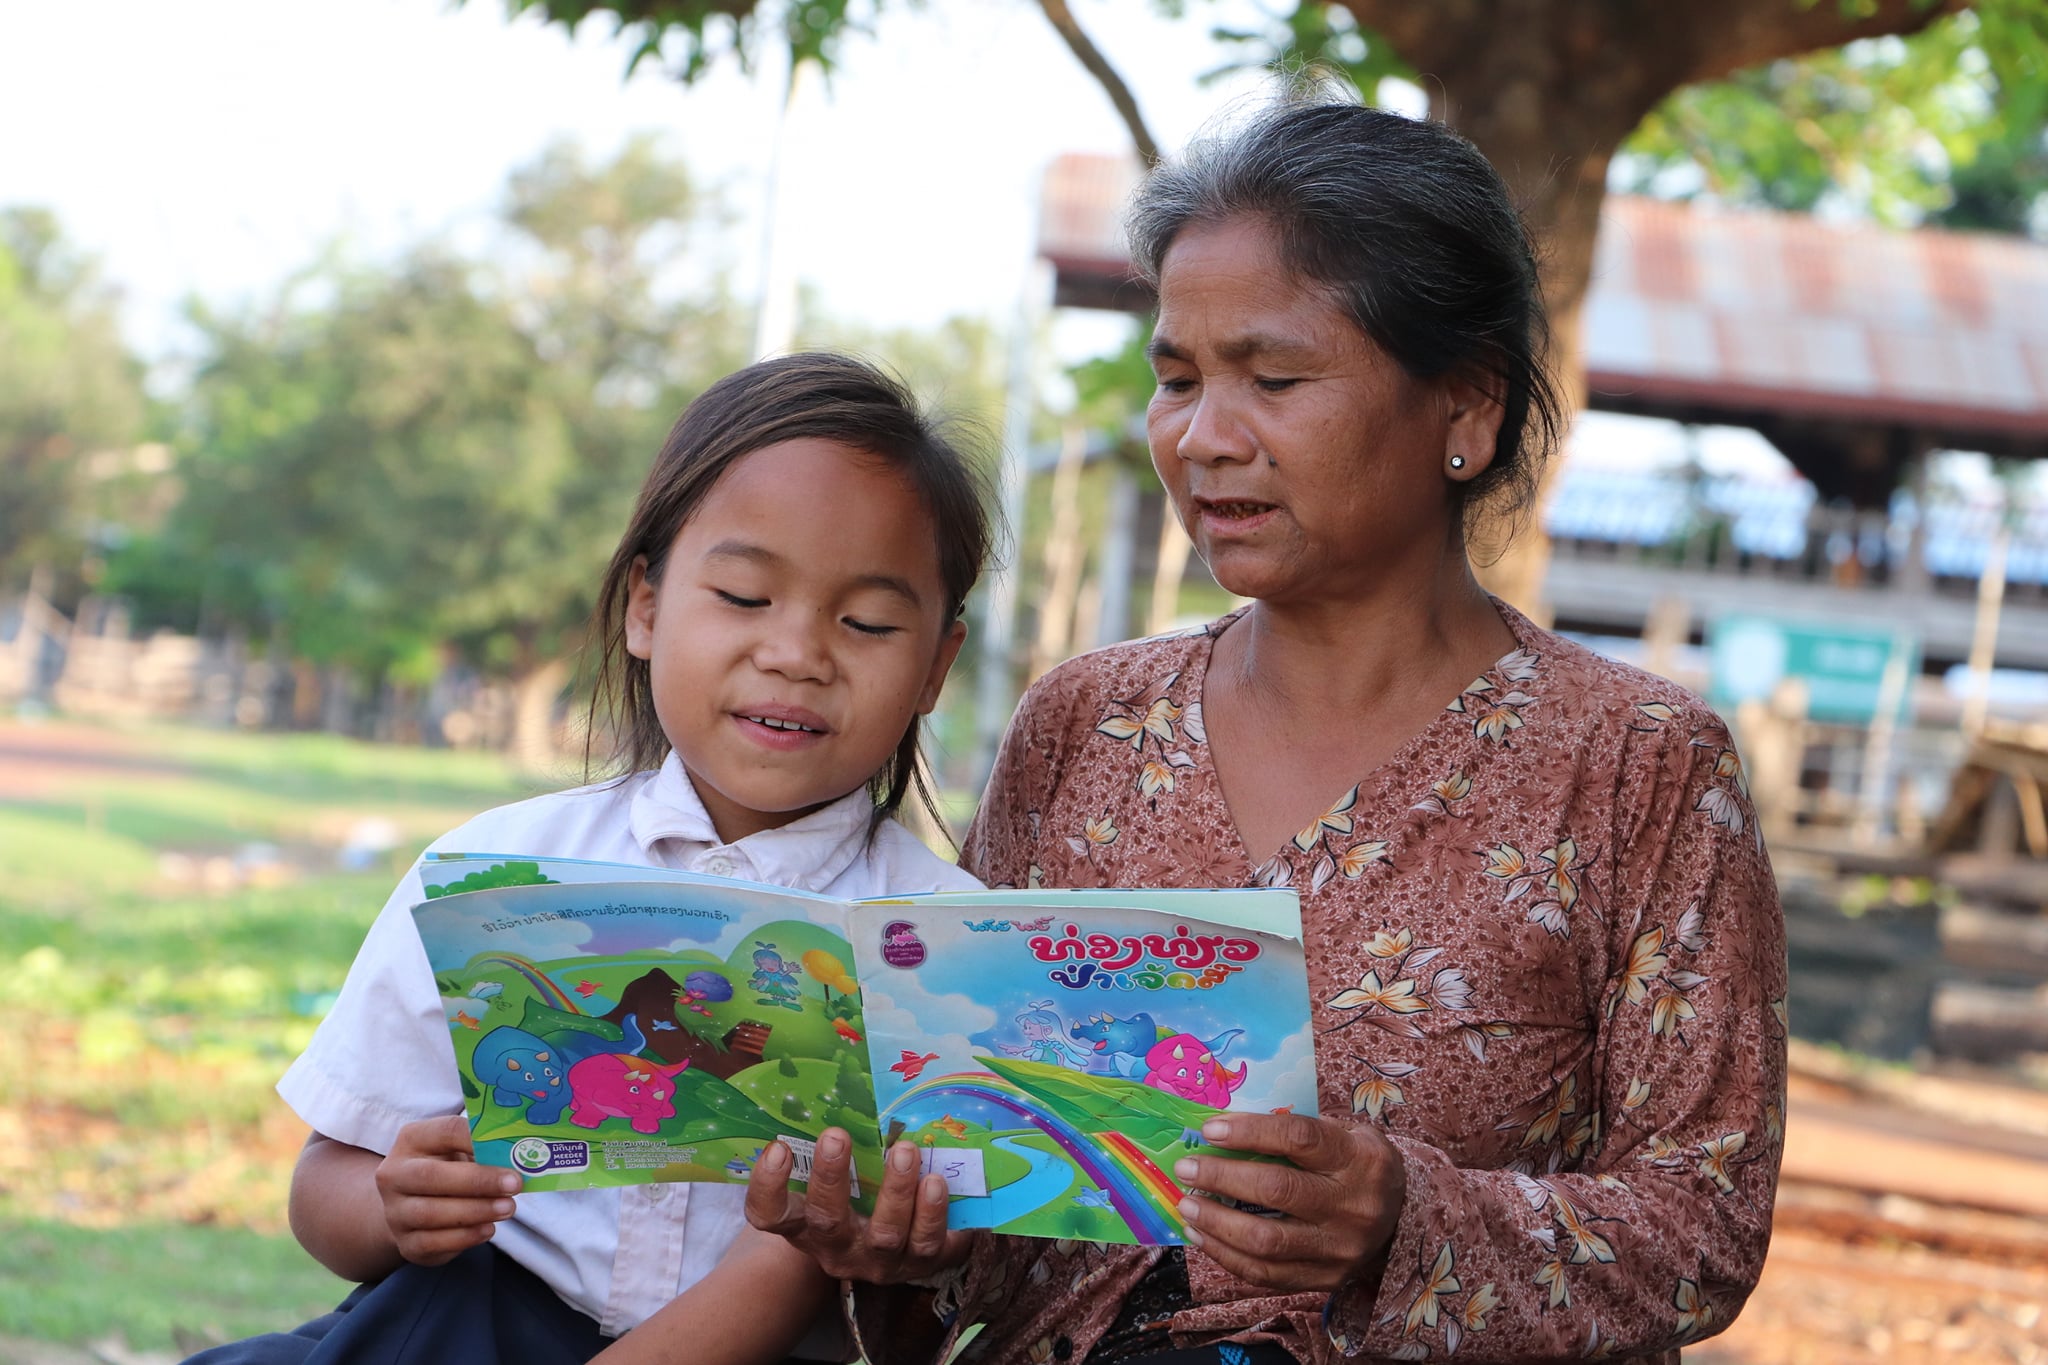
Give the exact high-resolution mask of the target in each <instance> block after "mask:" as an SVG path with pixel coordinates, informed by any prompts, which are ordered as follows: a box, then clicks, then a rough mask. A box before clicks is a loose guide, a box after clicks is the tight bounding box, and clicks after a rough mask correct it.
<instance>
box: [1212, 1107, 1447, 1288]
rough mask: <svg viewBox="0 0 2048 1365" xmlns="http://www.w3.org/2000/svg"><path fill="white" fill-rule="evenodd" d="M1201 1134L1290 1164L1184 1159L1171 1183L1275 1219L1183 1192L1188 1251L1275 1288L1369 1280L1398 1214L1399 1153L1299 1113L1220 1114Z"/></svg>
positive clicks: (1363, 1132)
mask: <svg viewBox="0 0 2048 1365" xmlns="http://www.w3.org/2000/svg"><path fill="white" fill-rule="evenodd" d="M1202 1136H1203V1137H1204V1138H1205V1139H1207V1140H1208V1141H1210V1142H1213V1143H1216V1144H1218V1145H1219V1146H1227V1147H1230V1148H1232V1149H1234V1150H1236V1151H1240V1152H1261V1153H1265V1154H1267V1155H1271V1156H1279V1157H1285V1158H1287V1160H1289V1161H1291V1162H1293V1163H1294V1164H1293V1165H1292V1166H1278V1165H1273V1164H1271V1163H1268V1162H1262V1161H1236V1160H1233V1159H1231V1158H1230V1157H1221V1156H1216V1157H1194V1156H1191V1157H1183V1158H1182V1159H1181V1160H1179V1161H1176V1162H1175V1163H1174V1165H1173V1175H1174V1179H1176V1180H1178V1181H1179V1182H1180V1183H1181V1184H1182V1185H1183V1186H1184V1187H1186V1188H1189V1189H1201V1190H1205V1191H1209V1192H1212V1193H1215V1194H1220V1195H1226V1196H1228V1197H1230V1198H1232V1199H1236V1200H1241V1201H1243V1202H1246V1203H1251V1204H1262V1205H1264V1206H1265V1207H1267V1208H1269V1209H1277V1210H1279V1211H1280V1213H1281V1214H1282V1215H1284V1216H1282V1217H1278V1218H1274V1217H1261V1216H1259V1215H1258V1214H1253V1213H1245V1212H1243V1211H1241V1210H1238V1209H1233V1208H1227V1207H1225V1206H1224V1205H1222V1204H1219V1203H1217V1202H1216V1201H1215V1200H1213V1199H1203V1198H1201V1197H1199V1196H1197V1195H1193V1194H1190V1195H1189V1196H1188V1197H1187V1198H1186V1199H1184V1200H1182V1201H1181V1204H1180V1211H1181V1216H1182V1217H1184V1218H1186V1219H1187V1220H1188V1234H1187V1236H1188V1245H1189V1246H1191V1247H1199V1248H1200V1249H1201V1250H1202V1251H1203V1252H1205V1253H1207V1254H1208V1256H1209V1257H1210V1258H1211V1259H1212V1260H1214V1261H1215V1262H1216V1264H1218V1265H1220V1266H1222V1267H1223V1268H1224V1269H1225V1270H1227V1271H1229V1272H1230V1273H1231V1274H1233V1275H1235V1276H1237V1277H1238V1278H1239V1279H1241V1280H1249V1281H1250V1282H1251V1283H1253V1284H1256V1285H1263V1286H1265V1287H1266V1288H1269V1289H1277V1290H1280V1291H1282V1292H1304V1291H1310V1290H1313V1291H1315V1292H1317V1293H1330V1292H1333V1291H1335V1290H1336V1289H1337V1288H1339V1287H1340V1286H1342V1285H1344V1284H1347V1283H1350V1282H1353V1281H1359V1280H1364V1281H1366V1282H1368V1283H1377V1282H1378V1279H1379V1276H1380V1273H1381V1271H1383V1270H1384V1269H1385V1268H1386V1260H1387V1248H1388V1247H1389V1246H1391V1245H1392V1244H1393V1240H1394V1228H1395V1225H1396V1224H1397V1223H1398V1222H1399V1221H1400V1217H1401V1199H1402V1196H1403V1195H1404V1194H1405V1193H1406V1192H1407V1188H1408V1181H1407V1172H1406V1169H1405V1168H1404V1167H1403V1165H1402V1163H1401V1153H1400V1151H1399V1150H1398V1149H1396V1148H1395V1146H1394V1145H1393V1144H1392V1143H1390V1142H1388V1141H1387V1140H1386V1139H1385V1138H1384V1137H1381V1136H1380V1134H1379V1133H1378V1132H1377V1131H1375V1130H1374V1129H1371V1128H1348V1127H1345V1126H1344V1125H1342V1124H1338V1123H1331V1122H1330V1121H1329V1120H1327V1119H1318V1118H1310V1117H1308V1116H1307V1115H1305V1114H1219V1115H1218V1116H1217V1117H1215V1118H1213V1119H1210V1120H1209V1121H1208V1122H1207V1123H1205V1124H1203V1125H1202Z"/></svg>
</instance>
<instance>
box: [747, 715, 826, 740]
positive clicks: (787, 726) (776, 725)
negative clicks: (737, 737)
mask: <svg viewBox="0 0 2048 1365" xmlns="http://www.w3.org/2000/svg"><path fill="white" fill-rule="evenodd" d="M747 719H748V720H750V721H752V722H754V724H756V725H765V726H767V727H768V728H769V729H771V730H798V731H801V732H803V733H804V734H807V735H815V734H816V733H818V732H817V731H816V730H813V729H811V728H810V727H809V726H808V725H799V724H797V723H796V722H795V721H793V720H775V719H772V718H771V717H768V716H748V717H747Z"/></svg>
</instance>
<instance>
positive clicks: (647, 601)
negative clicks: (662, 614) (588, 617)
mask: <svg viewBox="0 0 2048 1365" xmlns="http://www.w3.org/2000/svg"><path fill="white" fill-rule="evenodd" d="M660 596H661V594H660V593H659V591H658V590H657V588H656V585H655V583H654V580H652V579H650V578H649V577H648V576H647V556H646V555H638V556H635V558H634V560H633V567H632V568H631V569H629V570H627V573H626V652H627V653H628V654H630V655H632V656H633V657H634V658H636V659H651V658H653V657H654V616H655V611H656V608H657V607H658V605H659V602H660Z"/></svg>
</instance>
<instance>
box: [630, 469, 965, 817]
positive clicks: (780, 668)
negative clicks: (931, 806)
mask: <svg viewBox="0 0 2048 1365" xmlns="http://www.w3.org/2000/svg"><path fill="white" fill-rule="evenodd" d="M966 630H967V628H966V626H965V625H964V624H962V623H961V622H959V621H956V620H951V619H950V618H949V617H948V615H947V612H946V591H945V583H944V580H943V579H942V578H941V576H940V573H939V557H938V547H937V544H936V538H935V536H934V535H933V530H932V524H931V514H930V513H929V512H928V511H927V510H926V508H925V504H924V500H923V499H922V498H921V497H920V496H919V495H918V492H917V490H916V489H915V488H913V487H912V486H911V484H910V483H909V481H908V480H906V479H905V478H903V477H902V476H901V475H900V474H898V473H897V472H896V471H895V470H894V469H892V468H890V467H889V465H887V464H886V463H885V462H883V461H882V460H879V459H877V458H875V457H874V456H871V455H868V454H866V453H864V452H861V451H857V450H854V449H852V448H851V447H848V446H844V445H841V444H839V443H838V442H836V441H829V440H823V439H819V438H808V437H807V438H804V439H800V440H793V441H784V442H782V443H780V444H778V445H772V446H766V447H764V448H762V449H760V450H757V451H755V452H753V453H752V454H750V455H747V456H746V457H744V458H743V459H741V460H739V461H737V462H736V463H735V464H733V465H732V467H731V468H730V469H728V470H727V471H726V472H725V474H724V476H723V477H721V478H720V479H719V481H718V482H717V484H716V485H714V486H713V488H712V490H711V492H710V493H709V494H708V495H707V496H706V497H705V498H704V500H703V502H702V503H700V504H699V505H698V507H697V509H696V511H695V512H694V514H693V515H692V516H691V517H690V520H689V521H688V522H687V523H685V524H684V526H683V529H682V531H681V532H680V533H678V534H677V536H676V538H675V542H674V544H673V545H671V546H670V548H669V554H668V560H667V563H666V564H665V565H664V566H663V568H662V571H661V581H660V583H659V584H656V583H654V582H651V581H649V579H648V578H647V574H646V564H645V563H644V561H643V562H641V563H638V564H635V565H634V566H633V573H632V578H631V581H630V589H629V596H628V600H627V606H626V648H627V650H628V651H629V652H630V653H631V654H632V655H633V656H634V657H635V658H639V659H645V660H647V662H648V666H649V669H650V671H651V675H652V683H653V691H654V709H655V714H656V715H657V716H659V717H660V719H661V728H662V731H663V733H664V734H666V735H667V736H668V741H669V743H670V744H671V745H673V746H674V747H675V751H676V754H677V756H678V757H679V758H680V759H681V760H682V764H683V767H684V769H685V770H686V771H687V772H688V773H689V774H690V779H691V781H692V782H693V783H695V785H696V788H697V794H698V796H699V797H700V798H701V799H702V800H703V802H704V805H705V808H706V809H707V810H708V811H709V812H710V814H711V819H712V822H713V823H714V824H715V825H716V826H717V828H718V834H719V837H720V838H721V839H724V840H726V841H727V842H731V841H733V840H735V839H740V838H744V837H745V836H746V835H749V834H754V833H757V832H759V831H761V830H764V829H774V828H776V827H778V826H781V825H786V824H788V823H789V822H790V821H792V820H796V819H798V818H800V817H802V816H804V815H807V814H809V813H810V812H812V811H814V810H816V809H818V808H819V807H820V806H823V805H826V804H828V803H830V802H832V801H836V800H837V799H839V798H840V797H842V796H845V795H846V794H847V793H849V792H852V791H855V790H858V789H859V788H860V787H863V786H865V785H866V784H867V781H868V779H869V778H871V777H873V776H874V775H875V773H877V772H878V771H880V770H881V769H882V768H883V767H884V766H885V765H886V764H887V763H888V762H889V760H890V757H891V756H892V755H893V754H894V753H895V751H896V746H897V744H898V743H900V742H901V741H902V739H903V734H904V731H905V730H906V729H908V728H909V726H910V724H911V722H912V720H913V719H914V718H915V717H917V716H921V715H928V714H930V712H931V709H932V707H933V706H935V705H937V703H938V699H939V688H940V687H941V685H943V684H944V682H945V680H946V670H947V669H949V668H950V667H952V664H953V659H954V656H955V655H957V654H958V653H959V652H960V644H961V641H962V640H963V639H964V638H965V637H966Z"/></svg>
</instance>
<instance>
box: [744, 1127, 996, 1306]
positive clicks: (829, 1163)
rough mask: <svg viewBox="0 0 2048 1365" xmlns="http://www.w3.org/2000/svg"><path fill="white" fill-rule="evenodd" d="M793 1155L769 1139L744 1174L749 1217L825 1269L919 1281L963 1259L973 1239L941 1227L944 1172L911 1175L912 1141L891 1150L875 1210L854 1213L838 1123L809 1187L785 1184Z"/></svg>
mask: <svg viewBox="0 0 2048 1365" xmlns="http://www.w3.org/2000/svg"><path fill="white" fill-rule="evenodd" d="M792 1163H793V1158H792V1157H791V1155H790V1151H789V1148H787V1147H785V1146H783V1145H782V1143H780V1142H773V1143H770V1144H769V1145H768V1149H767V1150H766V1151H764V1152H762V1153H761V1158H760V1160H758V1161H756V1162H755V1163H754V1171H753V1174H752V1175H750V1176H748V1177H747V1221H748V1222H749V1223H752V1224H753V1225H754V1226H755V1227H757V1228H759V1229H760V1230H761V1231H763V1232H772V1233H775V1234H776V1235H778V1236H780V1237H782V1238H783V1239H785V1240H786V1241H788V1242H789V1244H790V1245H792V1246H794V1247H796V1248H798V1249H799V1250H801V1251H804V1252H807V1253H809V1255H810V1257H811V1259H812V1260H814V1261H816V1262H817V1263H818V1264H819V1266H820V1267H822V1268H823V1269H824V1271H825V1273H826V1274H827V1275H830V1276H832V1277H833V1278H835V1279H841V1280H865V1281H867V1282H868V1283H870V1284H900V1283H901V1282H903V1281H905V1280H919V1279H923V1278H925V1277H926V1276H929V1275H931V1274H933V1273H934V1272H936V1271H939V1270H943V1269H945V1268H946V1267H948V1266H955V1265H959V1264H960V1263H961V1262H962V1261H964V1260H966V1259H967V1249H968V1245H969V1243H970V1241H971V1240H972V1239H971V1237H970V1236H969V1234H967V1233H965V1232H948V1231H947V1230H946V1205H947V1202H948V1195H947V1193H946V1179H945V1177H944V1176H939V1175H929V1176H926V1177H925V1178H924V1179H923V1180H919V1179H918V1177H917V1148H916V1147H914V1146H912V1145H911V1144H910V1143H908V1142H899V1143H897V1144H896V1145H895V1146H894V1147H892V1148H890V1149H889V1156H888V1160H887V1161H886V1162H885V1163H884V1164H885V1167H886V1169H885V1171H884V1173H883V1176H882V1188H881V1190H880V1192H879V1193H878V1194H877V1195H876V1196H875V1211H874V1212H873V1213H872V1214H870V1215H868V1216H867V1217H862V1216H861V1215H860V1214H858V1213H856V1212H854V1210H853V1208H852V1204H851V1200H850V1199H849V1196H848V1191H849V1189H850V1187H851V1183H852V1181H851V1174H850V1173H851V1171H852V1168H853V1144H852V1142H851V1141H850V1140H849V1139H848V1138H847V1136H846V1133H845V1131H844V1130H842V1129H839V1128H827V1129H826V1130H825V1131H824V1133H823V1134H821V1135H820V1136H819V1138H818V1150H817V1153H816V1155H814V1156H813V1157H812V1159H811V1179H810V1191H809V1193H808V1194H802V1195H800V1194H795V1193H792V1192H791V1191H790V1189H789V1176H790V1171H791V1169H792Z"/></svg>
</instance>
